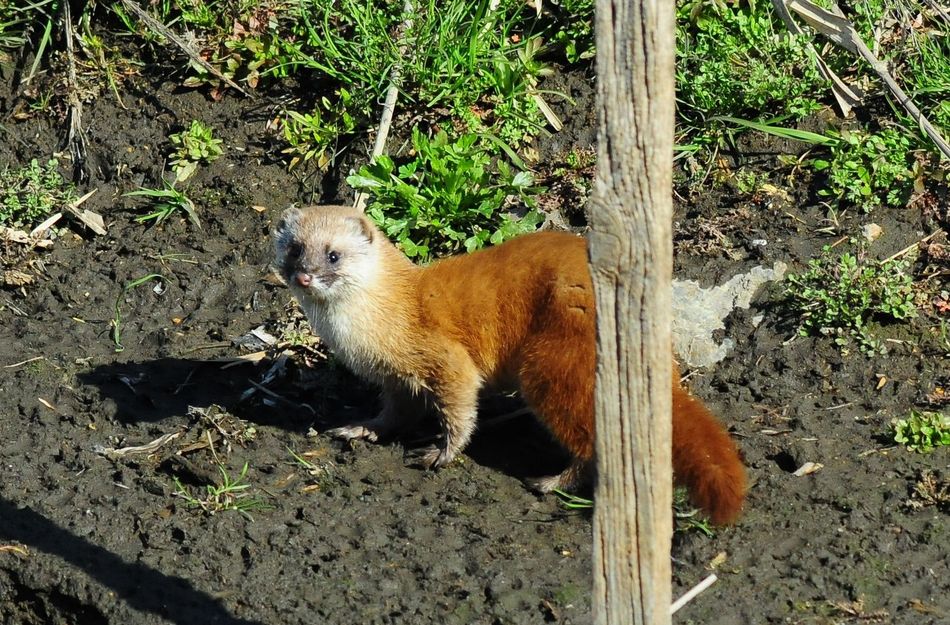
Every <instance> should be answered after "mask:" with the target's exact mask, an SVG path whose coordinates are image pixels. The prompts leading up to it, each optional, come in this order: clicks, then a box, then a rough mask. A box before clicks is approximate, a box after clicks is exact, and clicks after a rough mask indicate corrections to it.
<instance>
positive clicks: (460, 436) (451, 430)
mask: <svg viewBox="0 0 950 625" xmlns="http://www.w3.org/2000/svg"><path fill="white" fill-rule="evenodd" d="M442 365H443V366H442V367H441V369H440V371H439V375H438V379H436V380H433V382H432V384H431V389H432V393H433V395H434V398H435V404H436V408H437V410H438V413H439V425H440V426H441V428H442V440H441V441H440V442H439V444H438V445H433V446H431V447H427V448H424V449H422V450H420V452H419V454H418V455H419V458H420V461H421V463H422V464H423V465H424V466H427V467H429V468H432V469H438V468H440V467H444V466H445V465H447V464H449V463H450V462H452V461H453V460H454V459H455V456H457V455H458V453H459V452H460V451H462V450H463V449H465V447H466V445H468V442H469V441H470V440H471V438H472V434H473V433H474V432H475V423H476V420H477V418H478V391H479V389H480V388H481V386H482V378H481V374H480V373H479V371H478V368H477V367H476V366H475V363H474V362H472V359H471V358H470V357H469V355H468V352H467V351H465V350H464V349H463V348H461V347H460V346H459V347H457V348H456V349H454V350H450V351H449V353H448V354H447V355H446V358H445V360H444V362H443V363H442Z"/></svg>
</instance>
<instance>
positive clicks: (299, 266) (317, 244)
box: [274, 206, 385, 303]
mask: <svg viewBox="0 0 950 625" xmlns="http://www.w3.org/2000/svg"><path fill="white" fill-rule="evenodd" d="M380 240H385V239H383V237H382V235H381V234H380V233H379V231H378V230H377V229H376V227H375V226H374V225H373V224H372V222H370V220H369V219H368V218H367V217H366V216H365V215H363V214H362V213H361V212H359V211H357V210H355V209H352V208H347V207H343V206H311V207H308V208H302V209H301V208H289V209H287V210H286V211H284V213H283V215H281V217H280V221H279V222H278V223H277V229H276V230H275V231H274V249H275V252H276V261H275V265H276V267H277V269H278V271H279V272H280V274H281V276H282V277H283V278H284V280H285V281H286V282H287V285H288V286H290V288H291V289H292V290H293V291H294V293H295V294H296V295H297V296H298V297H299V298H301V299H304V298H306V299H309V300H312V301H316V302H321V303H328V302H330V301H334V300H339V299H340V298H345V297H346V296H347V295H348V294H351V293H357V292H360V291H363V290H365V289H367V288H369V287H371V286H372V283H373V281H374V279H375V277H376V274H377V271H378V269H379V262H380V258H379V253H380V250H379V247H380V245H379V243H380Z"/></svg>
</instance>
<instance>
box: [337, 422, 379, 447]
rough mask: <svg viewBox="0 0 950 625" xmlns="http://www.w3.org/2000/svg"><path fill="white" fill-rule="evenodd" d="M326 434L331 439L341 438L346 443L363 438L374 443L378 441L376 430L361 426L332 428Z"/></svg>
mask: <svg viewBox="0 0 950 625" xmlns="http://www.w3.org/2000/svg"><path fill="white" fill-rule="evenodd" d="M327 434H329V435H330V436H332V437H333V438H342V439H343V440H347V441H351V440H353V439H356V438H363V439H366V440H368V441H370V442H372V443H375V442H376V441H377V440H378V439H379V433H378V432H377V431H376V430H373V429H370V428H368V427H367V426H366V425H363V424H356V425H344V426H343V427H338V428H333V429H332V430H327Z"/></svg>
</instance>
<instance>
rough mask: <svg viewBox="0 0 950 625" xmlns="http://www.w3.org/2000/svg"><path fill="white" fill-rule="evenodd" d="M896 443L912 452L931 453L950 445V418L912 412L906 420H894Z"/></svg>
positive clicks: (936, 414)
mask: <svg viewBox="0 0 950 625" xmlns="http://www.w3.org/2000/svg"><path fill="white" fill-rule="evenodd" d="M891 426H892V427H893V429H894V442H895V443H898V444H900V445H904V446H905V447H907V449H909V450H911V451H916V452H919V453H929V452H931V451H933V450H934V449H936V448H937V447H945V446H948V445H950V416H947V415H945V414H941V413H939V412H927V411H920V412H918V411H916V410H911V411H910V416H908V417H907V418H906V419H894V420H893V421H892V422H891Z"/></svg>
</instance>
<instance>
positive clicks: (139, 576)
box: [0, 498, 257, 625]
mask: <svg viewBox="0 0 950 625" xmlns="http://www.w3.org/2000/svg"><path fill="white" fill-rule="evenodd" d="M0 519H2V521H0V542H5V543H6V542H17V543H20V544H22V545H25V546H27V547H28V548H29V549H30V550H33V551H41V552H43V553H46V554H49V555H51V556H54V557H56V558H59V559H61V560H63V561H65V562H68V563H69V564H71V565H73V566H75V567H76V568H78V569H81V570H82V571H84V572H85V573H86V574H87V575H89V576H90V577H92V578H93V579H95V580H97V581H98V582H100V583H101V584H103V585H104V586H106V587H108V588H109V589H110V590H112V591H114V592H115V594H116V596H117V597H118V598H119V599H120V600H122V601H124V602H125V603H127V604H128V605H129V606H130V607H131V608H133V609H135V610H138V611H140V612H151V613H153V614H157V615H159V616H161V617H162V618H165V619H168V620H170V621H172V622H174V623H177V624H179V625H194V624H195V623H220V624H227V625H257V622H256V621H248V620H245V619H241V618H237V617H235V616H233V615H231V614H230V613H229V612H228V611H227V610H226V609H225V608H224V606H222V605H221V604H220V603H219V601H218V600H217V599H215V598H214V597H212V596H211V595H209V594H208V593H206V592H203V591H201V590H197V589H195V588H194V587H193V586H192V585H191V583H190V582H189V581H188V580H187V579H184V578H182V577H177V576H174V575H167V574H165V573H163V572H161V571H159V570H156V569H154V568H152V567H150V566H147V565H145V564H141V563H130V562H126V561H124V560H123V559H121V558H120V557H119V556H117V555H116V554H114V553H112V552H111V551H108V550H107V549H104V548H102V547H100V546H98V545H95V544H93V543H91V542H89V541H88V540H86V539H84V538H81V537H79V536H76V535H74V534H72V533H70V532H69V531H67V530H65V529H63V528H61V527H59V526H58V525H56V524H55V523H53V522H51V521H50V520H49V519H47V518H46V517H44V516H43V515H41V514H38V513H36V512H34V511H33V510H31V509H30V508H18V507H17V506H16V505H14V504H13V503H12V502H10V501H7V500H6V499H2V498H0ZM100 607H101V606H100ZM60 616H64V617H66V618H67V620H69V618H70V617H74V616H76V615H69V614H63V615H60Z"/></svg>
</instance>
